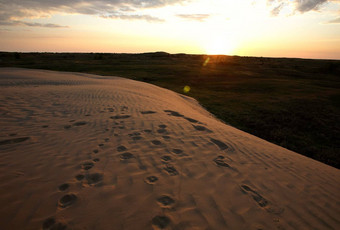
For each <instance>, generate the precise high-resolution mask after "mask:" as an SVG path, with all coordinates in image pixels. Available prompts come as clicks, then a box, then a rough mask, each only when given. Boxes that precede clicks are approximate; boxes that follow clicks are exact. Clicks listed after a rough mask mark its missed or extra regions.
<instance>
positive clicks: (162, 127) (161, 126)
mask: <svg viewBox="0 0 340 230" xmlns="http://www.w3.org/2000/svg"><path fill="white" fill-rule="evenodd" d="M158 127H159V128H161V129H165V128H166V127H167V126H166V125H159V126H158Z"/></svg>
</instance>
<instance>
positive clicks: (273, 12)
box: [271, 2, 285, 16]
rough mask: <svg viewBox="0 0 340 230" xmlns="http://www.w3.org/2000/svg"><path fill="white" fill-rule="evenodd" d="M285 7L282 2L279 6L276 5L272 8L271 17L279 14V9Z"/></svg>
mask: <svg viewBox="0 0 340 230" xmlns="http://www.w3.org/2000/svg"><path fill="white" fill-rule="evenodd" d="M284 6H285V4H284V3H283V2H281V3H280V4H278V5H277V6H275V7H274V8H272V10H271V15H273V16H277V15H279V14H280V12H281V9H282V8H283V7H284Z"/></svg>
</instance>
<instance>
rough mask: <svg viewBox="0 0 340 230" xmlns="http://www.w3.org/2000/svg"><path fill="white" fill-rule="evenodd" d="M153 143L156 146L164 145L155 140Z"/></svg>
mask: <svg viewBox="0 0 340 230" xmlns="http://www.w3.org/2000/svg"><path fill="white" fill-rule="evenodd" d="M151 143H152V144H154V145H160V144H162V142H160V141H159V140H153V141H151Z"/></svg>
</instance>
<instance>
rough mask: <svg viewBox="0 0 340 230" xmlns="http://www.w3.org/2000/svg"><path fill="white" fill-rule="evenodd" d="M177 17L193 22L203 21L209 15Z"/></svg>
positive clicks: (179, 15)
mask: <svg viewBox="0 0 340 230" xmlns="http://www.w3.org/2000/svg"><path fill="white" fill-rule="evenodd" d="M176 16H177V17H180V18H184V19H188V20H194V21H200V22H202V21H204V20H205V19H207V18H209V17H210V15H209V14H177V15H176Z"/></svg>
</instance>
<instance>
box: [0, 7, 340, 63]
mask: <svg viewBox="0 0 340 230" xmlns="http://www.w3.org/2000/svg"><path fill="white" fill-rule="evenodd" d="M0 50H1V51H24V52H30V51H34V52H35V51H38V52H110V53H141V52H153V51H166V52H169V53H191V54H205V53H208V54H229V55H242V56H245V55H246V56H269V57H303V58H327V59H340V0H328V1H327V0H188V1H184V0H98V1H95V0H93V1H92V0H0Z"/></svg>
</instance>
